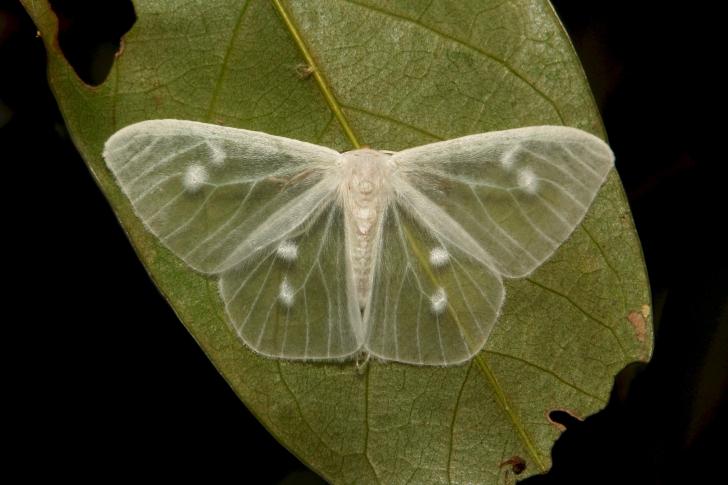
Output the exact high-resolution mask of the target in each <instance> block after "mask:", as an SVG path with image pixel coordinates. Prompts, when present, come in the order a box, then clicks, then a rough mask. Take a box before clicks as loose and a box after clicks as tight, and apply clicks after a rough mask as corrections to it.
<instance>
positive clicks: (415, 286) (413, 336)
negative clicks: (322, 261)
mask: <svg viewBox="0 0 728 485" xmlns="http://www.w3.org/2000/svg"><path fill="white" fill-rule="evenodd" d="M434 216H436V215H433V217H434ZM444 217H449V216H447V215H445V216H444ZM381 235H382V237H381V243H380V247H379V248H378V250H377V254H378V257H377V264H376V266H375V273H374V279H373V284H372V294H371V301H370V304H369V305H368V307H367V311H366V313H365V316H364V319H365V320H364V321H365V322H366V326H367V328H368V334H367V340H366V349H367V350H368V351H369V352H370V353H371V354H372V355H373V356H375V357H378V358H381V359H385V360H393V361H398V362H405V363H410V364H417V365H452V364H457V363H460V362H464V361H467V360H468V359H470V358H471V357H473V356H474V355H475V354H477V353H478V352H479V351H480V350H481V349H482V347H483V345H484V344H485V342H486V340H487V338H488V335H489V334H490V331H491V329H492V327H493V324H494V323H495V321H496V319H497V318H498V314H499V312H500V308H501V305H502V303H503V298H504V296H505V292H504V287H503V283H502V280H501V277H500V275H499V274H498V273H497V272H496V271H495V270H493V269H492V268H491V267H489V266H488V265H487V264H484V263H483V261H481V260H479V259H478V258H477V257H473V255H471V254H468V253H467V252H466V251H463V250H461V249H460V248H458V247H457V246H455V245H453V244H452V243H450V242H449V241H448V240H446V239H445V238H442V237H440V236H438V235H437V234H435V233H434V232H433V231H432V230H430V229H429V228H428V227H427V225H426V224H424V223H423V221H422V220H420V218H419V217H417V216H414V215H413V214H412V213H411V212H410V211H409V210H408V208H406V207H403V206H402V205H399V204H391V205H390V206H389V207H388V208H387V212H386V213H385V215H384V218H383V222H382V227H381Z"/></svg>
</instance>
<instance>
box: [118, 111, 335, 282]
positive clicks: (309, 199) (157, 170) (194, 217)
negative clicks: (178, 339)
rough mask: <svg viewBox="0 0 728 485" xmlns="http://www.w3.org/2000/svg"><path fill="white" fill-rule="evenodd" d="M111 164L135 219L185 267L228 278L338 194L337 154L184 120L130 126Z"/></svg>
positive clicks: (120, 135)
mask: <svg viewBox="0 0 728 485" xmlns="http://www.w3.org/2000/svg"><path fill="white" fill-rule="evenodd" d="M104 158H105V160H106V163H107V165H108V167H109V168H110V169H111V171H112V172H113V174H114V176H115V177H116V180H117V181H118V183H119V185H120V186H121V189H122V190H123V192H124V193H125V194H126V195H127V196H128V197H129V200H130V201H131V203H132V206H133V208H134V211H135V213H136V215H137V216H138V217H139V218H140V219H141V220H142V222H144V224H145V226H146V227H147V228H148V229H149V230H150V231H151V232H152V233H153V234H155V235H156V236H157V237H159V238H160V240H161V241H162V242H163V243H164V244H165V245H166V246H167V247H168V248H169V249H171V250H172V251H173V252H174V253H175V254H176V255H177V256H179V257H180V258H181V259H182V260H183V261H185V263H187V264H188V265H190V266H191V267H192V268H194V269H196V270H197V271H200V272H203V273H220V272H223V271H225V270H228V269H230V268H232V267H234V266H236V265H238V264H239V263H241V262H243V261H244V260H245V259H246V258H248V257H251V256H253V255H254V254H256V252H258V251H261V250H263V249H264V248H266V247H267V246H268V245H271V244H272V245H275V244H277V243H278V242H280V241H281V240H283V239H285V238H286V237H287V234H288V233H289V232H290V231H293V230H296V228H297V227H298V226H300V225H301V224H303V223H304V222H306V221H307V220H309V219H311V218H314V217H315V216H316V215H317V214H318V212H319V211H320V210H321V208H322V207H323V206H324V205H325V204H326V203H327V201H329V200H330V199H331V197H332V194H333V192H334V186H333V184H332V181H331V180H330V177H329V178H327V174H329V175H330V172H331V168H332V167H334V166H335V165H336V164H337V163H338V160H339V158H340V154H339V153H338V152H336V151H334V150H331V149H328V148H325V147H321V146H317V145H313V144H310V143H305V142H301V141H297V140H291V139H288V138H283V137H278V136H273V135H268V134H265V133H260V132H256V131H249V130H241V129H236V128H228V127H223V126H217V125H211V124H206V123H198V122H193V121H183V120H148V121H143V122H140V123H135V124H133V125H130V126H127V127H125V128H123V129H121V130H119V131H118V132H116V133H115V134H114V135H112V136H111V137H110V138H109V140H108V141H107V142H106V145H105V147H104Z"/></svg>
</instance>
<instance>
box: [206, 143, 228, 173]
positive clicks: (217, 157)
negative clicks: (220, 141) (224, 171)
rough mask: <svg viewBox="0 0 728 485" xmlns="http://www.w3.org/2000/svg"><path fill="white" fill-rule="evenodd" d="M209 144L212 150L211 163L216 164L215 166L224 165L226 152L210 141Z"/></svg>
mask: <svg viewBox="0 0 728 485" xmlns="http://www.w3.org/2000/svg"><path fill="white" fill-rule="evenodd" d="M207 146H209V147H210V152H211V155H212V158H210V163H212V165H214V166H215V167H222V165H223V164H224V163H225V152H224V151H223V150H222V148H220V147H219V146H217V145H215V144H213V143H208V144H207Z"/></svg>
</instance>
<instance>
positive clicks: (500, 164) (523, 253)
mask: <svg viewBox="0 0 728 485" xmlns="http://www.w3.org/2000/svg"><path fill="white" fill-rule="evenodd" d="M392 160H393V161H394V162H395V163H396V164H397V166H398V167H399V172H400V174H401V175H402V177H403V178H404V179H405V180H407V181H408V182H409V184H411V186H412V187H414V188H415V189H416V190H415V192H412V193H410V195H409V196H407V195H405V196H404V199H405V200H406V201H408V203H409V202H412V203H410V204H409V205H410V210H412V211H413V212H414V213H415V214H416V216H417V217H418V218H420V219H422V220H425V221H428V224H429V226H430V228H431V229H432V230H433V231H434V233H435V234H438V235H439V236H440V237H443V238H449V239H450V242H451V243H452V244H455V245H456V246H459V247H460V249H461V250H464V251H465V252H468V253H471V254H473V255H474V256H477V255H476V253H478V254H479V256H478V257H479V258H480V259H481V260H482V261H484V262H487V263H488V264H490V265H491V266H492V267H493V268H494V269H496V270H497V271H498V272H499V273H501V274H502V275H504V276H508V277H522V276H525V275H527V274H529V273H531V272H532V271H533V270H534V269H535V268H537V267H538V266H540V265H541V264H542V263H543V262H544V261H545V260H546V259H547V258H548V257H549V256H551V255H552V254H553V253H554V252H555V251H556V249H557V248H558V247H559V246H560V245H561V244H562V243H563V242H564V241H565V240H566V239H567V238H568V237H569V235H570V234H571V233H572V231H573V230H574V228H576V226H577V225H579V223H580V222H581V220H582V219H583V217H584V215H585V214H586V211H587V209H588V208H589V206H590V205H591V202H592V200H593V199H594V197H595V196H596V194H597V192H598V191H599V188H600V187H601V186H602V184H603V183H604V180H605V179H606V177H607V174H608V173H609V171H610V170H611V168H612V167H613V165H614V154H613V153H612V151H611V150H610V148H609V146H608V145H607V144H606V143H604V142H603V141H602V140H601V139H599V138H597V137H595V136H593V135H591V134H589V133H586V132H584V131H581V130H578V129H575V128H568V127H563V126H534V127H527V128H518V129H513V130H506V131H497V132H490V133H484V134H479V135H471V136H465V137H462V138H456V139H454V140H448V141H443V142H438V143H432V144H429V145H423V146H420V147H416V148H411V149H408V150H404V151H401V152H398V153H395V154H394V155H393V156H392ZM432 207H434V208H435V209H437V210H439V211H441V212H442V213H443V214H447V215H448V216H449V218H448V219H443V218H441V217H433V215H432V214H431V213H429V212H428V210H430V209H431V208H432ZM452 221H455V222H456V225H455V226H456V227H457V228H459V229H458V231H456V233H451V232H450V228H448V227H446V226H445V224H446V223H448V222H452ZM455 226H453V227H455ZM473 244H475V246H474V245H473ZM478 247H479V248H480V250H479V249H478Z"/></svg>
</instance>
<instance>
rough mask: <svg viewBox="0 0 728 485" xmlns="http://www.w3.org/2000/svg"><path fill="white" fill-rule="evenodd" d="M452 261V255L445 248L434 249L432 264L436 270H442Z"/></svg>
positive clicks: (431, 254)
mask: <svg viewBox="0 0 728 485" xmlns="http://www.w3.org/2000/svg"><path fill="white" fill-rule="evenodd" d="M449 260H450V253H448V252H447V249H445V248H441V247H438V248H433V249H432V251H430V264H431V265H432V266H433V267H435V268H441V267H442V266H445V265H446V264H447V262H448V261H449Z"/></svg>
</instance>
